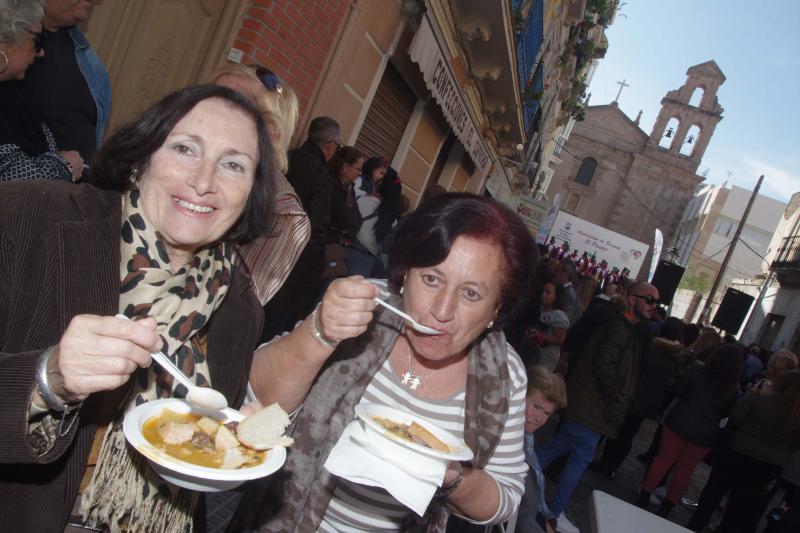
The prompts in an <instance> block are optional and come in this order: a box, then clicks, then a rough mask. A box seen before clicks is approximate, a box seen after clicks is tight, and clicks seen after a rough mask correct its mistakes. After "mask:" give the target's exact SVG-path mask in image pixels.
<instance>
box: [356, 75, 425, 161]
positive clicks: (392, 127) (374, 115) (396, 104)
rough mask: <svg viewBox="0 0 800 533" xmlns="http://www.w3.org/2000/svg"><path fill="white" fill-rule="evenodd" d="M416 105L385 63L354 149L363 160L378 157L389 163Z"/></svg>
mask: <svg viewBox="0 0 800 533" xmlns="http://www.w3.org/2000/svg"><path fill="white" fill-rule="evenodd" d="M416 103H417V97H416V95H414V93H413V92H412V91H411V89H410V88H409V87H408V85H407V84H406V82H405V81H403V78H401V77H400V74H399V73H398V72H397V69H396V68H395V67H394V66H392V64H391V63H388V64H387V65H386V70H385V71H384V73H383V77H382V78H381V82H380V84H379V85H378V90H377V91H375V97H374V98H373V99H372V104H371V105H370V108H369V111H367V116H366V118H365V119H364V124H363V125H362V126H361V131H360V132H359V133H358V139H357V140H356V148H358V149H359V150H361V152H362V153H363V154H364V155H365V156H366V157H373V156H381V155H382V156H386V157H387V158H388V159H389V161H391V160H392V158H393V157H394V154H395V152H397V147H398V146H399V145H400V139H402V137H403V133H404V132H405V130H406V126H407V125H408V121H409V119H410V118H411V113H412V112H413V111H414V106H415V105H416Z"/></svg>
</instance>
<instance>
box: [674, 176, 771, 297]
mask: <svg viewBox="0 0 800 533" xmlns="http://www.w3.org/2000/svg"><path fill="white" fill-rule="evenodd" d="M751 194H752V191H748V190H747V189H743V188H741V187H737V186H735V185H734V186H732V187H731V188H726V187H725V186H724V185H723V186H719V185H704V186H703V187H702V188H701V189H700V190H699V191H698V193H697V195H696V196H695V197H694V198H692V200H691V201H690V202H689V204H688V205H687V206H686V209H685V210H684V213H683V217H682V218H681V223H680V225H679V226H678V231H677V232H676V235H675V240H674V241H673V243H672V246H671V248H672V256H673V257H672V260H673V262H675V263H678V264H679V265H681V266H683V267H685V268H686V274H685V276H686V277H690V278H696V279H697V283H698V284H699V285H700V286H703V285H707V286H708V287H709V288H710V287H711V284H712V283H713V281H714V278H716V276H717V273H718V272H719V269H720V265H721V263H722V260H723V259H724V257H725V254H726V252H727V250H728V247H729V246H730V245H731V242H732V240H731V239H732V238H733V234H734V233H735V232H736V228H737V226H738V225H739V222H740V221H741V218H742V215H743V213H744V210H745V207H746V206H747V202H748V201H749V200H750V196H751ZM785 209H786V204H785V203H784V202H780V201H778V200H774V199H772V198H770V197H768V196H764V195H763V194H759V195H758V196H756V199H755V201H754V203H753V207H752V209H751V211H750V215H749V216H748V218H747V221H746V223H745V225H744V227H743V228H742V233H741V235H740V237H739V238H740V241H739V242H738V243H736V246H735V248H734V252H733V256H731V259H730V262H729V264H728V268H727V270H726V272H725V274H724V276H723V279H722V281H721V285H720V286H721V287H723V289H722V292H724V287H726V286H728V285H729V284H730V281H731V280H732V279H734V278H751V277H753V276H755V275H757V274H759V273H761V272H762V270H763V269H764V266H765V263H764V261H765V259H764V256H766V255H767V253H768V252H769V251H770V242H771V241H772V237H773V235H774V233H775V230H776V229H777V227H778V224H779V222H780V221H781V219H782V216H783V212H784V210H785Z"/></svg>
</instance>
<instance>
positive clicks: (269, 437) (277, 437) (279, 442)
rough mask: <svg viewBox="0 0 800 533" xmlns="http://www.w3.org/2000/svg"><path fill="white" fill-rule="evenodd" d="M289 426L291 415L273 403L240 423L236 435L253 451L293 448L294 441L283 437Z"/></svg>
mask: <svg viewBox="0 0 800 533" xmlns="http://www.w3.org/2000/svg"><path fill="white" fill-rule="evenodd" d="M288 425H289V415H287V414H286V411H284V410H283V409H281V406H280V405H278V404H277V403H273V404H272V405H270V406H267V407H265V408H264V409H262V410H260V411H258V412H256V413H253V414H252V415H250V416H248V417H247V418H245V419H244V420H242V421H241V422H239V426H238V427H237V428H236V435H237V436H238V437H239V441H240V442H241V443H242V444H244V445H245V446H247V447H248V448H251V449H253V450H269V449H270V448H274V447H275V446H291V445H292V443H293V442H294V440H293V439H291V438H289V437H284V436H283V433H284V431H286V427H287V426H288Z"/></svg>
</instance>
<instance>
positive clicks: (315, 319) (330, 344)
mask: <svg viewBox="0 0 800 533" xmlns="http://www.w3.org/2000/svg"><path fill="white" fill-rule="evenodd" d="M321 305H322V302H320V303H318V304H317V306H316V307H315V308H314V311H312V312H311V334H312V335H313V336H314V338H315V339H317V341H319V343H320V344H321V345H323V346H324V347H326V348H336V345H337V344H339V343H338V342H336V341H332V340H330V339H328V338H326V337H325V335H323V334H322V328H321V327H320V326H321V324H320V323H319V308H320V306H321Z"/></svg>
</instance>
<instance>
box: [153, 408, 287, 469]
mask: <svg viewBox="0 0 800 533" xmlns="http://www.w3.org/2000/svg"><path fill="white" fill-rule="evenodd" d="M264 411H267V413H266V414H262V413H264ZM278 411H280V412H278ZM280 413H282V414H283V417H285V420H284V418H283V417H281V416H280ZM253 418H254V420H251V421H250V422H247V421H248V420H250V419H253ZM245 422H247V423H245ZM284 422H285V423H284ZM288 423H289V417H288V415H286V413H284V412H283V410H282V409H281V408H280V406H278V404H273V405H271V406H269V407H268V408H266V409H263V410H261V411H259V412H258V413H255V414H253V415H251V416H250V417H248V418H245V419H244V420H242V422H241V423H240V422H236V421H233V422H227V423H223V422H222V421H220V420H216V419H214V418H210V417H207V416H200V415H194V414H191V413H190V414H181V413H176V412H175V411H172V410H170V409H164V410H163V411H162V412H161V414H160V415H158V416H155V417H153V418H151V419H149V420H148V421H147V422H145V423H144V425H143V426H142V435H143V436H144V438H145V439H146V440H147V441H148V442H149V443H150V444H152V445H153V446H155V447H156V448H158V449H160V450H162V451H164V452H166V453H167V454H168V455H170V456H172V457H174V458H176V459H180V460H181V461H186V462H187V463H192V464H195V465H198V466H204V467H207V468H221V469H238V468H249V467H253V466H257V465H259V464H261V463H263V462H264V460H265V459H266V457H267V453H268V452H267V451H266V450H267V449H268V448H271V447H274V446H289V445H290V444H291V443H292V439H289V438H287V437H283V436H282V434H283V431H284V430H285V429H286V426H287V425H288ZM242 426H245V428H248V427H249V428H250V429H246V432H247V433H255V434H258V435H260V436H262V437H264V436H265V437H264V438H263V439H262V440H261V441H258V442H259V447H256V446H252V445H250V444H248V443H249V442H252V441H250V440H248V441H245V440H244V439H240V438H238V437H237V434H238V433H239V432H240V431H241V427H242ZM263 442H267V443H268V445H263Z"/></svg>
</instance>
